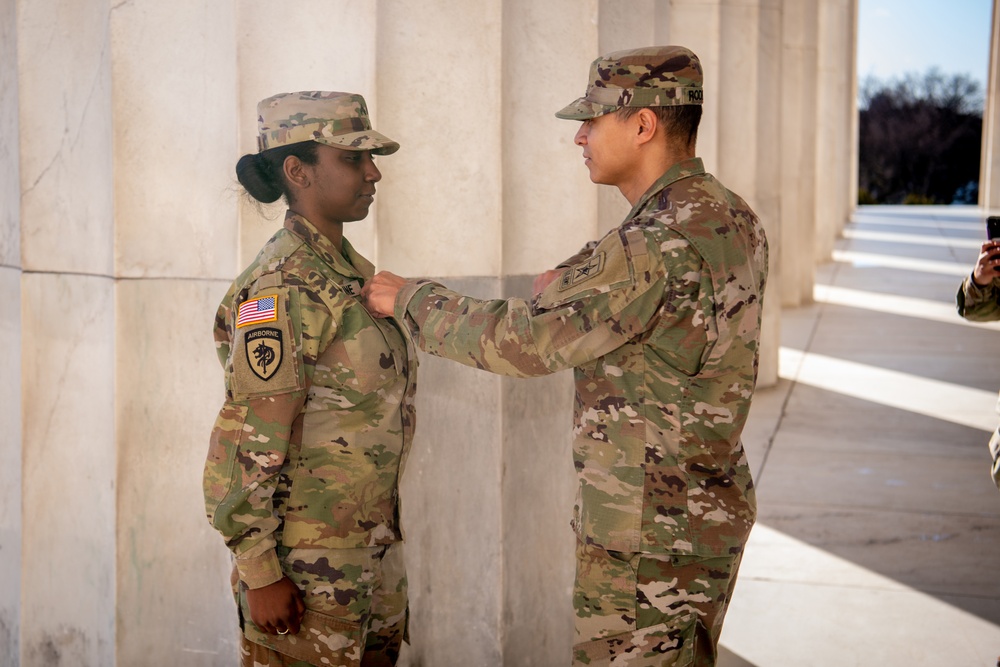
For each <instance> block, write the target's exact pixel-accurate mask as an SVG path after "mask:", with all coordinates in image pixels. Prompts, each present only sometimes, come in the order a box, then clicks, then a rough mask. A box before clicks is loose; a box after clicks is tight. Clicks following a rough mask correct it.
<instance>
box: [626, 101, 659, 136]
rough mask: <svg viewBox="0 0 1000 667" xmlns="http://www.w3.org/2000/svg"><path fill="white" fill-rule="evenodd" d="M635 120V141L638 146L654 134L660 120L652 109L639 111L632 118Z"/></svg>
mask: <svg viewBox="0 0 1000 667" xmlns="http://www.w3.org/2000/svg"><path fill="white" fill-rule="evenodd" d="M632 117H633V118H635V120H636V139H637V140H638V142H639V143H640V144H644V143H646V142H647V141H649V140H650V139H652V138H653V135H654V134H656V128H657V127H658V126H659V121H660V119H659V118H658V117H657V115H656V113H654V112H653V110H652V109H649V108H645V107H644V108H642V109H639V111H638V112H636V113H635V114H634V115H633V116H632Z"/></svg>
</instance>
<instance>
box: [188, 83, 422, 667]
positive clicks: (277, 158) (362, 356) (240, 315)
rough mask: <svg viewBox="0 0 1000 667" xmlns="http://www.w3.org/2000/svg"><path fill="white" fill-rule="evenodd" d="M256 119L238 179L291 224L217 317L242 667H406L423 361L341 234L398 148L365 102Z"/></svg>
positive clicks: (280, 107)
mask: <svg viewBox="0 0 1000 667" xmlns="http://www.w3.org/2000/svg"><path fill="white" fill-rule="evenodd" d="M257 111H258V116H259V119H258V120H259V136H258V147H259V152H258V153H256V154H250V155H244V156H243V157H242V158H240V160H239V163H238V164H237V165H236V173H237V177H238V178H239V180H240V183H241V184H243V186H244V187H245V188H246V190H247V192H249V193H250V195H251V196H253V197H254V198H255V199H257V200H259V201H261V202H273V201H276V200H277V199H278V198H279V197H280V196H282V195H284V197H285V199H286V200H287V202H288V212H287V213H286V215H285V223H284V227H283V228H282V229H281V230H279V231H278V232H277V233H276V234H275V235H274V236H273V237H272V238H271V240H270V241H268V242H267V244H266V245H265V246H264V247H263V248H262V249H261V251H260V253H259V254H258V255H257V258H256V259H255V260H254V261H253V263H252V264H250V266H249V267H247V269H246V270H245V271H244V272H243V273H242V274H241V275H240V277H239V278H237V279H236V281H235V282H234V283H233V285H232V287H231V288H230V289H229V293H228V294H227V295H226V297H225V299H223V301H222V304H221V305H220V307H219V311H218V314H217V316H216V321H215V340H216V343H217V346H218V353H219V359H220V360H221V362H222V364H223V367H224V368H225V379H226V400H225V403H224V405H223V406H222V410H221V412H220V413H219V417H218V420H217V421H216V424H215V428H214V430H213V432H212V438H211V444H210V448H209V453H208V460H207V463H206V466H205V478H204V488H205V502H206V509H207V512H208V518H209V521H210V522H211V523H212V525H213V526H214V527H215V528H216V530H218V531H219V532H220V533H221V534H222V536H223V537H224V538H225V540H226V544H227V546H228V547H229V548H230V550H231V551H232V552H233V555H234V556H235V569H234V571H233V583H234V592H235V594H236V597H237V605H238V608H239V612H240V627H241V629H242V631H243V635H242V639H241V655H242V658H243V665H245V666H254V667H256V666H261V665H266V666H267V667H278V666H290V665H295V666H299V665H313V664H315V665H320V664H322V665H365V666H368V665H392V664H395V661H396V657H397V655H398V653H399V649H400V645H401V643H402V641H403V639H404V635H405V632H406V623H407V618H408V612H407V596H406V577H405V573H404V569H403V562H402V549H401V539H402V534H401V532H400V527H399V502H398V492H397V491H398V481H399V476H400V475H401V474H402V471H403V464H404V461H405V459H406V453H407V450H408V449H409V446H410V442H411V440H412V436H413V428H414V409H413V396H414V391H415V375H416V356H415V354H414V350H413V347H412V345H411V343H410V342H409V340H408V339H406V338H405V337H404V336H403V335H402V334H401V333H400V331H399V330H398V329H397V328H396V327H395V326H394V325H393V324H392V322H391V320H387V319H379V320H376V319H373V318H372V317H370V316H369V314H368V312H367V311H366V310H365V309H364V307H362V305H361V304H360V303H358V302H357V301H356V299H355V297H356V296H357V294H358V293H359V292H360V288H361V286H362V284H363V283H364V281H365V280H368V279H370V278H371V276H372V275H373V266H372V265H371V264H370V263H369V262H368V261H367V260H366V259H364V258H363V257H361V255H359V254H358V253H357V252H356V251H355V250H354V248H352V247H351V244H350V243H349V242H348V241H347V239H345V238H344V237H343V224H344V223H345V222H350V221H354V220H361V219H363V218H364V217H365V216H367V215H368V208H369V207H370V206H371V204H372V201H373V197H374V195H375V184H376V183H377V182H378V181H379V180H380V179H381V177H382V175H381V173H379V170H378V168H376V166H375V163H374V162H373V160H372V156H373V154H375V155H387V154H389V153H393V152H395V151H396V150H397V149H398V148H399V144H397V143H396V142H394V141H391V140H390V139H387V138H386V137H384V136H383V135H381V134H379V133H377V132H374V131H373V130H372V129H371V124H370V122H369V119H368V110H367V108H366V105H365V101H364V99H363V98H362V97H361V96H360V95H352V94H349V93H327V92H301V93H287V94H282V95H276V96H274V97H270V98H268V99H266V100H263V101H262V102H261V103H260V104H259V105H258V106H257Z"/></svg>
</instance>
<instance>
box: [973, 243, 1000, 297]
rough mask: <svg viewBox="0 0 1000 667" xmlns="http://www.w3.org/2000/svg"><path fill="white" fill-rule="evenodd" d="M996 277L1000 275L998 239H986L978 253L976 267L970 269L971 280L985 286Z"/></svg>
mask: <svg viewBox="0 0 1000 667" xmlns="http://www.w3.org/2000/svg"><path fill="white" fill-rule="evenodd" d="M997 277H1000V241H987V242H986V243H984V244H983V247H982V250H981V251H980V253H979V260H978V261H977V262H976V268H975V269H973V270H972V282H974V283H976V284H977V285H979V286H980V287H986V286H987V285H989V284H990V283H991V282H993V279H994V278H997Z"/></svg>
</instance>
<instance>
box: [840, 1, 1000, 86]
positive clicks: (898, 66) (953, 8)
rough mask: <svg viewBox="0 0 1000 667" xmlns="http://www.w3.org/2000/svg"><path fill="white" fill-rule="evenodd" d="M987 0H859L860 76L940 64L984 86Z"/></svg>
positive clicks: (885, 74) (890, 75) (893, 75)
mask: <svg viewBox="0 0 1000 667" xmlns="http://www.w3.org/2000/svg"><path fill="white" fill-rule="evenodd" d="M991 7H992V1H991V0H858V79H859V80H864V79H865V77H867V76H869V75H873V76H875V77H876V78H878V79H882V80H887V79H892V78H900V77H902V75H904V74H907V73H911V72H912V73H916V74H923V73H924V72H926V71H927V70H928V69H930V68H931V67H935V66H936V67H938V68H939V69H940V70H941V71H942V72H943V73H944V74H968V75H970V76H971V77H972V78H973V79H975V80H976V81H979V83H980V89H981V90H984V91H985V89H986V76H987V69H988V67H989V46H990V21H991Z"/></svg>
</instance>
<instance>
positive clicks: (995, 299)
mask: <svg viewBox="0 0 1000 667" xmlns="http://www.w3.org/2000/svg"><path fill="white" fill-rule="evenodd" d="M956 299H957V301H958V314H959V315H961V316H962V317H964V318H965V319H967V320H971V321H973V322H992V321H995V320H1000V281H998V280H994V281H993V282H991V283H990V284H989V285H987V286H985V287H980V286H979V285H977V284H976V283H974V282H973V281H972V276H968V277H966V279H965V280H963V281H962V286H961V287H959V288H958V294H957V296H956ZM997 412H1000V400H998V402H997ZM990 456H991V457H992V458H993V465H992V467H991V469H990V471H991V473H992V475H993V483H994V484H996V485H997V487H998V488H1000V427H998V428H997V430H996V431H994V432H993V437H992V438H990Z"/></svg>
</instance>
